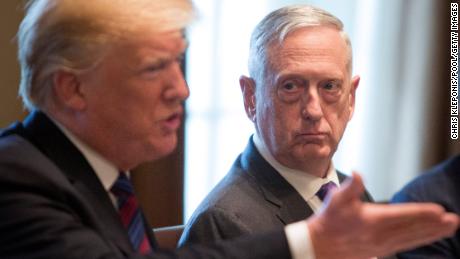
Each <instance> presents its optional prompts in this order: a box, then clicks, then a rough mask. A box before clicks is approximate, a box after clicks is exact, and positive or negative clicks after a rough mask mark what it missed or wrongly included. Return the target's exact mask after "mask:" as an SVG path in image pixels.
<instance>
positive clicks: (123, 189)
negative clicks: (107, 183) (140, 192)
mask: <svg viewBox="0 0 460 259" xmlns="http://www.w3.org/2000/svg"><path fill="white" fill-rule="evenodd" d="M110 191H111V192H112V193H113V194H114V195H115V196H116V197H117V198H118V199H120V198H122V197H128V196H130V195H133V194H134V188H133V185H132V184H131V181H130V180H129V178H128V176H127V175H126V173H125V172H120V174H119V175H118V178H117V180H116V181H115V183H114V184H113V185H112V187H111V188H110Z"/></svg>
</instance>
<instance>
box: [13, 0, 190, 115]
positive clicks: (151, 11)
mask: <svg viewBox="0 0 460 259" xmlns="http://www.w3.org/2000/svg"><path fill="white" fill-rule="evenodd" d="M26 8H27V9H26V15H25V17H24V19H23V21H22V22H21V25H20V27H19V31H18V33H17V40H18V60H19V63H20V67H21V82H20V86H19V95H20V96H21V98H22V100H23V103H24V106H25V107H26V108H27V109H29V110H34V109H44V108H46V106H47V102H48V101H49V100H50V97H51V96H52V93H51V91H52V87H53V74H54V73H55V72H56V71H59V70H63V71H71V72H74V73H79V72H81V71H84V70H86V69H91V68H92V67H94V66H95V65H96V64H97V63H98V62H99V61H100V60H101V59H102V58H103V56H104V54H105V52H106V50H107V49H109V48H110V46H111V45H112V44H115V43H117V42H120V41H123V40H129V39H130V38H132V37H134V36H135V35H142V34H143V33H158V34H161V33H162V32H167V31H171V30H182V29H184V28H185V27H187V26H188V24H189V23H190V22H191V21H192V20H193V18H194V16H195V10H194V7H193V5H192V3H191V1H190V0H32V1H30V2H29V3H28V5H27V6H26Z"/></svg>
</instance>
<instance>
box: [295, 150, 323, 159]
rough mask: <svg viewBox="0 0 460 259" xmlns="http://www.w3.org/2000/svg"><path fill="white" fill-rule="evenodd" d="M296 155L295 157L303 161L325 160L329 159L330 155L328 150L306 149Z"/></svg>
mask: <svg viewBox="0 0 460 259" xmlns="http://www.w3.org/2000/svg"><path fill="white" fill-rule="evenodd" d="M296 153H297V157H300V158H301V159H303V160H309V159H312V158H315V159H325V158H329V157H330V155H331V152H330V149H329V148H307V149H305V148H304V149H301V150H299V152H296Z"/></svg>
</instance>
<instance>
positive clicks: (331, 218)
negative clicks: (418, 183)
mask: <svg viewBox="0 0 460 259" xmlns="http://www.w3.org/2000/svg"><path fill="white" fill-rule="evenodd" d="M363 192H364V185H363V182H362V179H361V177H360V176H359V175H358V174H357V173H353V177H352V178H351V180H348V181H347V182H346V183H345V184H344V185H343V186H342V187H341V188H340V189H339V190H336V191H334V192H333V193H332V194H331V195H330V196H329V197H328V199H326V203H325V206H323V208H322V210H321V211H320V212H319V213H318V214H317V215H315V216H313V217H311V218H310V219H308V221H307V224H308V228H309V231H310V236H311V240H312V244H313V248H314V251H315V255H316V258H317V259H328V258H343V259H354V258H356V259H362V258H370V257H373V256H385V255H390V254H394V253H395V252H397V251H401V250H406V249H410V248H414V247H417V246H420V245H423V244H427V243H431V242H433V241H435V240H437V239H440V238H443V237H447V236H450V235H453V234H454V233H455V231H456V230H457V228H458V226H459V217H458V216H457V215H455V214H453V213H447V212H446V211H445V210H444V209H443V208H442V207H441V206H440V205H437V204H434V203H405V204H391V205H390V204H372V203H366V202H362V201H361V200H360V196H361V194H362V193H363Z"/></svg>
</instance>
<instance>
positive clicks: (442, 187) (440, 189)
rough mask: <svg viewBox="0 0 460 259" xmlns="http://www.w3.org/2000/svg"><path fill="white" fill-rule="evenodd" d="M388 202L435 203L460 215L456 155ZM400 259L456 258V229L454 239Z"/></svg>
mask: <svg viewBox="0 0 460 259" xmlns="http://www.w3.org/2000/svg"><path fill="white" fill-rule="evenodd" d="M392 202H395V203H400V202H435V203H438V204H440V205H442V206H443V207H444V208H445V209H446V210H447V211H450V212H454V213H456V214H458V215H460V155H458V156H456V157H454V158H451V159H449V160H447V161H445V162H443V163H441V164H440V165H438V166H436V167H433V168H432V169H430V170H428V171H427V172H425V173H424V174H422V175H421V176H419V177H418V178H416V179H415V180H413V181H412V182H410V183H409V184H407V185H406V186H405V187H404V188H403V189H402V190H401V191H400V192H398V193H397V194H396V195H395V196H394V197H393V199H392ZM398 258H401V259H416V258H417V259H428V258H429V259H441V258H451V259H454V258H456V259H458V258H460V230H458V231H457V233H455V235H454V236H452V237H450V238H446V239H442V240H440V241H438V242H435V243H432V244H429V245H426V246H422V247H418V248H416V249H414V250H411V251H407V252H403V253H400V254H398Z"/></svg>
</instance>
